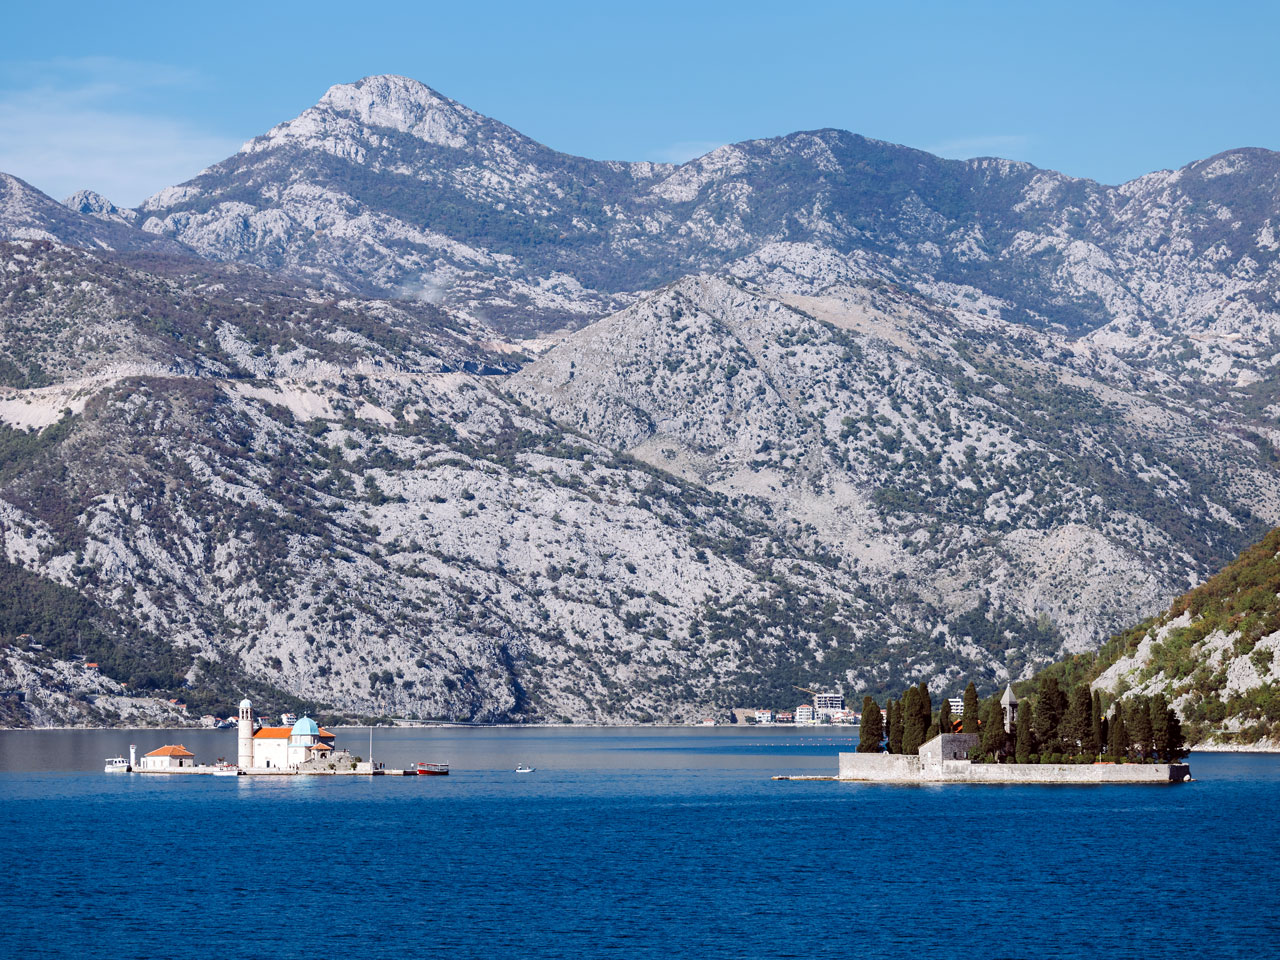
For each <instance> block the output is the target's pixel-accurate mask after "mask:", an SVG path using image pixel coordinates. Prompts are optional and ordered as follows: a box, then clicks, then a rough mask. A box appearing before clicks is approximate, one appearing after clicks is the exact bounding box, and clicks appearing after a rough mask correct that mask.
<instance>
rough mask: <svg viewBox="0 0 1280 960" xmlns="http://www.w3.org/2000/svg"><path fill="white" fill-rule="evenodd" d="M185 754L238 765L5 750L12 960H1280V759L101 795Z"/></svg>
mask: <svg viewBox="0 0 1280 960" xmlns="http://www.w3.org/2000/svg"><path fill="white" fill-rule="evenodd" d="M174 741H180V742H183V743H185V744H186V746H187V747H188V748H190V749H192V750H193V751H194V752H195V753H196V754H197V757H198V758H199V759H200V760H202V761H212V760H213V759H215V758H216V757H218V756H220V755H224V754H226V755H231V756H234V752H235V734H234V731H221V732H197V731H190V730H184V731H181V732H174V733H171V734H166V733H163V732H157V731H153V732H146V733H142V732H135V733H128V732H125V733H114V732H111V733H106V732H0V956H3V957H6V958H7V957H23V958H38V957H139V958H156V957H183V958H186V957H191V958H228V957H299V958H303V957H305V958H343V960H354V958H364V957H412V956H419V955H428V956H430V955H435V954H444V953H448V954H450V955H452V956H455V957H520V958H525V957H599V956H609V957H645V958H647V957H663V958H668V957H694V958H719V957H726V958H728V957H732V958H739V957H743V958H749V957H850V958H854V960H863V958H870V957H894V958H898V960H925V958H926V957H928V958H932V957H935V956H936V957H942V958H955V957H1090V958H1099V957H1121V956H1123V957H1158V956H1192V955H1194V956H1199V957H1243V956H1249V957H1277V956H1280V863H1278V861H1277V856H1278V855H1280V818H1278V817H1277V811H1278V810H1280V807H1278V805H1277V797H1278V796H1280V757H1276V756H1244V755H1225V754H1219V755H1214V754H1208V755H1200V754H1197V755H1195V756H1193V758H1192V761H1191V763H1192V772H1193V773H1194V774H1195V776H1196V777H1197V778H1198V782H1196V783H1192V784H1186V785H1180V786H1173V787H1151V786H1113V787H1031V786H1028V787H997V786H960V785H953V786H949V787H945V788H943V787H914V788H907V787H888V786H875V785H858V784H838V783H796V782H774V781H771V780H769V776H770V775H772V774H775V773H832V772H834V770H835V765H836V753H837V752H838V751H839V750H841V749H850V745H849V739H848V737H847V735H833V734H832V732H831V731H829V730H774V731H768V732H764V731H760V730H753V729H743V730H737V729H731V728H730V729H724V728H716V729H714V730H711V729H706V730H702V729H691V730H652V729H627V730H577V729H516V730H511V729H462V730H458V729H447V730H434V729H433V730H400V731H394V732H387V731H380V732H377V733H376V734H375V741H374V753H375V757H376V758H377V759H379V760H382V761H385V762H386V763H387V765H388V766H396V765H405V764H407V763H409V762H410V761H415V760H433V761H447V762H449V763H450V764H451V765H452V768H453V774H452V775H451V776H449V777H447V778H446V777H414V778H409V777H404V778H400V777H383V778H377V779H371V778H357V777H350V778H346V777H344V778H279V779H275V778H270V779H268V778H245V777H240V778H235V779H232V778H218V777H143V776H136V775H134V776H130V775H119V774H117V775H107V774H103V773H101V769H102V760H103V758H104V757H107V756H114V755H116V754H118V753H123V754H125V755H127V752H128V745H129V743H130V742H135V743H137V744H138V746H139V753H145V752H146V751H147V750H150V749H152V748H154V747H155V746H158V745H160V744H162V743H165V742H174ZM338 741H339V745H340V746H347V747H349V748H350V749H351V750H352V751H353V752H355V753H360V754H362V755H364V754H367V752H368V733H367V731H361V730H347V731H342V732H340V733H339V736H338ZM521 761H524V762H527V763H529V764H532V765H534V766H536V767H537V772H536V773H534V774H532V775H528V776H517V775H516V774H514V773H513V772H512V771H513V769H514V767H515V766H516V764H517V763H518V762H521Z"/></svg>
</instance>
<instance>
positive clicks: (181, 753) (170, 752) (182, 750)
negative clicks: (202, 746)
mask: <svg viewBox="0 0 1280 960" xmlns="http://www.w3.org/2000/svg"><path fill="white" fill-rule="evenodd" d="M147 756H148V757H194V756H195V754H194V753H192V752H191V751H190V750H188V749H187V748H186V747H184V746H183V745H182V744H180V743H179V744H177V745H176V746H175V745H174V744H169V745H168V746H165V747H161V748H160V749H159V750H152V751H151V752H150V753H148V754H147Z"/></svg>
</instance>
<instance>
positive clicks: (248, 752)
mask: <svg viewBox="0 0 1280 960" xmlns="http://www.w3.org/2000/svg"><path fill="white" fill-rule="evenodd" d="M237 765H238V766H239V767H240V769H241V770H248V769H249V768H250V767H252V766H253V704H251V703H250V702H249V698H248V697H246V698H245V699H243V700H241V701H240V754H239V757H238V760H237Z"/></svg>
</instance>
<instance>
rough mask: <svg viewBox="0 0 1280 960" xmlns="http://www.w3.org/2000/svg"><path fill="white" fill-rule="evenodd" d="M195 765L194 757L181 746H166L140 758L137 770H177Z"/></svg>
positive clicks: (178, 744)
mask: <svg viewBox="0 0 1280 960" xmlns="http://www.w3.org/2000/svg"><path fill="white" fill-rule="evenodd" d="M195 765H196V755H195V754H194V753H192V752H191V751H190V750H188V749H187V748H186V747H184V746H183V745H182V744H180V743H177V744H168V745H167V746H163V747H161V748H160V749H158V750H152V751H151V752H150V753H148V754H147V755H146V756H144V757H143V758H142V763H141V764H140V765H139V769H141V770H142V771H144V772H145V771H147V770H177V769H180V768H182V767H194V766H195Z"/></svg>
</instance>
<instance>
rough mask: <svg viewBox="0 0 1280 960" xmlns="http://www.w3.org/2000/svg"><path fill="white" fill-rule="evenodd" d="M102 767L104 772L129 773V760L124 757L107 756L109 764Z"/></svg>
mask: <svg viewBox="0 0 1280 960" xmlns="http://www.w3.org/2000/svg"><path fill="white" fill-rule="evenodd" d="M102 769H103V772H104V773H128V772H129V761H128V760H126V759H125V758H124V757H107V765H106V766H105V767H103V768H102Z"/></svg>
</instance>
